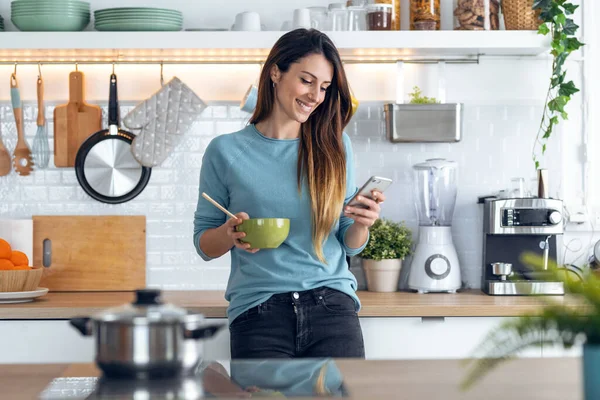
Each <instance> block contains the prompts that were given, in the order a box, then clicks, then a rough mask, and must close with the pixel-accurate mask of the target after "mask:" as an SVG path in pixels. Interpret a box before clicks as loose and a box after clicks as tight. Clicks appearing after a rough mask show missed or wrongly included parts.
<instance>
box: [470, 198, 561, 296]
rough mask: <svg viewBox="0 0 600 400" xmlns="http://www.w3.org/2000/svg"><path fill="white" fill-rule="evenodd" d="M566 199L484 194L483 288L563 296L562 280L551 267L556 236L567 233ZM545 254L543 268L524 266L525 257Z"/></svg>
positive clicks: (498, 292) (494, 291) (493, 292)
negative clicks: (563, 212) (564, 214)
mask: <svg viewBox="0 0 600 400" xmlns="http://www.w3.org/2000/svg"><path fill="white" fill-rule="evenodd" d="M562 209H563V203H562V200H556V199H551V198H537V197H532V198H507V199H498V198H494V197H492V198H486V199H484V210H483V274H482V282H481V287H482V290H483V291H484V292H485V293H487V294H489V295H494V296H503V295H563V294H564V293H565V290H564V286H563V283H562V282H558V281H556V279H554V278H553V274H552V272H551V271H549V270H548V264H549V262H550V261H553V262H556V260H557V253H558V251H557V236H558V235H562V234H563V223H562V222H563V218H562ZM525 252H531V253H535V254H538V255H540V256H542V257H543V263H544V265H543V266H542V268H541V269H540V268H532V267H531V266H528V265H524V264H523V262H522V261H521V256H522V254H523V253H525Z"/></svg>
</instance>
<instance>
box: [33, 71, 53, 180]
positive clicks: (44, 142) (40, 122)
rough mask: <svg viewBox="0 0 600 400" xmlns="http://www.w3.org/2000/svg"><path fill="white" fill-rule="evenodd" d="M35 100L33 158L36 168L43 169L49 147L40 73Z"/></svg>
mask: <svg viewBox="0 0 600 400" xmlns="http://www.w3.org/2000/svg"><path fill="white" fill-rule="evenodd" d="M37 98H38V99H37V100H38V117H37V127H38V128H37V132H36V133H35V138H34V139H33V146H32V150H33V158H34V160H35V165H37V167H38V168H41V169H44V168H46V167H47V166H48V162H49V160H50V148H49V146H48V127H47V125H46V118H45V116H44V82H43V81H42V75H41V73H40V75H39V76H38V80H37Z"/></svg>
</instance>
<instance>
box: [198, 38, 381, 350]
mask: <svg viewBox="0 0 600 400" xmlns="http://www.w3.org/2000/svg"><path fill="white" fill-rule="evenodd" d="M351 107H352V106H351V100H350V90H349V88H348V83H347V81H346V75H345V72H344V68H343V66H342V63H341V60H340V56H339V53H338V51H337V49H336V48H335V46H334V45H333V43H332V42H331V40H330V39H329V38H328V37H327V36H326V35H325V34H323V33H321V32H319V31H316V30H306V29H297V30H294V31H291V32H288V33H286V34H285V35H283V36H282V37H281V38H280V39H279V40H278V41H277V43H275V45H274V46H273V48H272V49H271V52H270V53H269V56H268V57H267V60H266V61H265V65H264V68H263V70H262V72H261V76H260V81H259V85H258V100H257V106H256V109H255V111H254V114H253V115H252V117H251V119H250V124H249V125H248V126H247V127H246V128H244V129H242V130H241V131H239V132H234V133H231V134H227V135H222V136H219V137H217V138H215V139H214V140H213V141H212V142H211V143H210V145H209V146H208V148H207V149H206V152H205V153H204V158H203V161H202V170H201V172H200V190H199V192H200V193H203V192H206V193H207V194H208V195H209V196H211V197H212V198H213V199H214V200H215V201H216V202H218V203H219V204H221V205H222V206H223V207H225V208H226V209H228V210H229V211H231V212H232V213H234V214H235V218H231V219H229V220H228V221H227V220H226V214H224V213H222V212H221V211H220V210H219V209H217V208H216V207H213V206H212V205H211V204H210V203H208V202H207V201H205V200H203V198H202V197H199V200H198V207H197V209H196V213H195V219H194V245H195V246H196V250H197V252H198V254H199V255H200V256H201V257H202V258H203V259H204V260H206V261H208V260H212V259H214V258H217V257H220V256H222V255H223V254H225V253H227V252H229V251H231V272H230V276H229V282H228V285H227V291H226V293H225V298H226V299H227V300H228V301H229V302H230V304H229V308H228V311H227V314H228V318H229V329H230V333H231V343H230V346H231V356H232V358H282V357H283V358H293V357H364V345H363V337H362V331H361V327H360V323H359V320H358V315H357V311H358V310H359V308H360V302H359V300H358V297H357V296H356V287H357V285H356V279H355V277H354V275H352V273H351V272H350V271H349V269H348V262H347V260H346V256H352V255H356V254H358V253H360V252H361V251H362V250H363V249H364V247H365V245H366V243H367V240H368V237H369V231H368V228H369V226H371V225H372V224H373V223H374V222H375V220H376V219H377V218H378V217H379V212H380V208H379V204H378V202H382V201H383V200H385V196H384V195H383V194H381V193H374V194H373V198H374V199H375V198H376V199H377V200H376V201H373V200H371V199H369V198H363V199H360V200H359V201H360V202H361V203H363V205H364V206H365V208H359V207H348V206H347V203H348V201H349V200H350V199H351V198H352V197H353V196H354V194H355V193H356V191H357V187H356V184H355V182H354V161H353V153H352V145H351V143H350V138H349V137H348V135H346V134H345V133H343V130H344V128H345V127H346V125H347V124H348V122H349V121H350V117H351ZM250 216H252V220H253V221H256V219H258V218H280V219H288V220H289V221H290V222H289V233H288V235H287V237H286V238H285V240H284V241H283V242H282V243H281V244H280V245H279V246H278V247H276V248H262V249H258V248H250V244H248V243H246V242H244V239H245V237H246V236H245V235H246V233H244V232H243V231H242V230H241V229H238V225H240V224H243V223H244V221H245V220H248V219H250ZM242 227H243V226H242ZM259 250H260V251H259Z"/></svg>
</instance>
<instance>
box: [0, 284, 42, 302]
mask: <svg viewBox="0 0 600 400" xmlns="http://www.w3.org/2000/svg"><path fill="white" fill-rule="evenodd" d="M46 293H48V289H47V288H42V287H39V288H37V289H36V290H32V291H30V292H0V304H10V303H27V302H28V301H33V299H35V298H36V297H41V296H43V295H45V294H46Z"/></svg>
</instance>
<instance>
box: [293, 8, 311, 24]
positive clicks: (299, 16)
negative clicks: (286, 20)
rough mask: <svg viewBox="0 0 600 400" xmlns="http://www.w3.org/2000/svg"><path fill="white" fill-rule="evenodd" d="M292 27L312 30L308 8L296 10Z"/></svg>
mask: <svg viewBox="0 0 600 400" xmlns="http://www.w3.org/2000/svg"><path fill="white" fill-rule="evenodd" d="M292 27H293V28H294V29H297V28H305V29H310V10H309V9H308V8H297V9H295V10H294V18H293V20H292Z"/></svg>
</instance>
